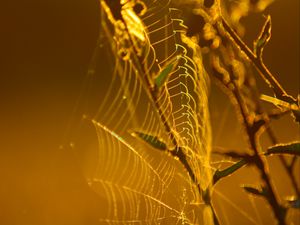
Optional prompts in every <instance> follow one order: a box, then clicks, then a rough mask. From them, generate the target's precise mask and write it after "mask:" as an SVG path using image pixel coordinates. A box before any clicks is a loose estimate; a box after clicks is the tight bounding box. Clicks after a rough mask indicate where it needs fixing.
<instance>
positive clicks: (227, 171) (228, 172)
mask: <svg viewBox="0 0 300 225" xmlns="http://www.w3.org/2000/svg"><path fill="white" fill-rule="evenodd" d="M246 164H247V160H245V159H242V160H240V161H238V162H237V163H235V164H233V165H232V166H230V167H228V168H226V169H224V170H216V172H215V174H214V177H213V180H214V183H217V181H219V180H220V179H221V178H223V177H227V176H229V175H231V174H233V173H234V172H235V171H237V170H238V169H240V168H241V167H243V166H244V165H246Z"/></svg>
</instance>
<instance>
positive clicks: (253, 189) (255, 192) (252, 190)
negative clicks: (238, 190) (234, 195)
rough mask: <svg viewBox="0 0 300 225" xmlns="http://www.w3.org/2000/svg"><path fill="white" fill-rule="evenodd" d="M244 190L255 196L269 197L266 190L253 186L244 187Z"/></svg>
mask: <svg viewBox="0 0 300 225" xmlns="http://www.w3.org/2000/svg"><path fill="white" fill-rule="evenodd" d="M243 188H244V190H245V191H247V192H249V193H251V194H253V195H258V196H264V197H266V196H267V192H266V190H265V189H262V190H259V189H258V188H256V187H251V186H243Z"/></svg>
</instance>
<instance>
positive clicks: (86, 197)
mask: <svg viewBox="0 0 300 225" xmlns="http://www.w3.org/2000/svg"><path fill="white" fill-rule="evenodd" d="M98 9H99V5H98V2H97V1H96V0H85V1H83V0H73V1H70V0H63V1H58V0H54V1H50V0H47V1H46V0H44V1H41V0H29V1H21V0H16V1H4V2H1V6H0V29H1V30H0V34H1V36H0V55H1V58H0V85H1V88H0V110H1V117H0V118H1V119H0V223H1V224H4V225H5V224H7V225H10V224H22V225H23V224H24V225H25V224H26V225H27V224H28V225H29V224H31V225H34V224H36V225H42V224H56V225H58V224H72V225H76V224H87V225H88V224H96V221H97V212H98V211H99V210H101V199H100V198H99V197H98V196H97V195H96V194H95V193H94V192H93V191H92V190H90V189H89V187H88V185H87V184H86V181H85V178H84V176H83V173H82V159H81V157H80V155H78V154H76V153H75V152H74V151H72V150H71V149H68V148H64V149H60V148H59V146H60V144H61V143H63V142H64V141H65V139H64V138H65V137H66V133H65V131H66V128H67V127H68V125H69V123H71V122H72V120H71V122H70V118H71V115H72V111H73V109H74V106H75V104H76V100H77V97H78V94H79V92H80V89H81V87H82V84H83V82H84V78H85V75H86V71H87V68H88V64H89V61H90V59H91V55H92V52H93V49H94V47H95V45H96V40H97V35H98V32H99V10H98ZM267 12H268V13H270V14H271V15H272V25H273V26H272V39H271V41H270V43H269V44H268V46H267V47H266V49H265V55H264V58H265V63H266V65H268V66H269V68H270V70H271V71H272V72H274V74H275V75H276V76H277V77H278V79H279V81H280V82H281V84H282V85H283V86H284V87H285V88H286V89H287V90H288V91H289V93H290V94H292V95H293V96H296V95H297V94H298V93H299V1H298V0H286V1H279V0H277V1H275V2H274V3H273V4H272V5H271V6H270V7H269V8H268V9H267ZM263 22H264V18H263V17H262V16H261V15H258V14H256V15H253V16H250V17H249V18H247V19H246V20H245V21H244V24H245V26H246V35H245V40H246V42H247V43H248V44H249V45H250V46H251V45H252V40H254V38H255V37H256V35H257V33H258V32H259V29H260V27H261V26H262V24H263ZM258 80H259V78H258ZM103 85H105V82H103ZM258 85H259V87H260V88H261V90H263V92H264V93H266V94H270V92H269V91H268V89H267V88H266V87H265V85H264V84H263V83H262V82H259V83H258ZM91 101H93V100H91ZM210 104H211V105H210V108H211V109H210V110H211V119H212V127H213V132H214V140H213V142H214V145H217V146H223V147H228V148H233V149H242V148H243V147H245V142H244V141H243V139H242V138H241V135H240V133H241V128H240V126H239V124H238V121H237V119H236V118H235V116H234V114H233V113H232V107H228V106H227V105H228V104H229V102H228V100H226V97H225V96H224V95H223V94H222V93H221V92H220V91H219V90H218V89H217V88H216V87H214V86H212V88H211V97H210ZM75 119H76V118H75ZM275 132H276V134H277V136H278V137H279V139H280V141H282V142H286V141H292V140H299V130H298V128H297V126H296V125H294V124H293V123H292V121H291V118H290V117H289V116H286V117H285V118H284V119H282V120H280V121H276V122H275ZM267 144H269V143H268V142H267V140H263V146H266V145H267ZM270 167H271V172H272V175H273V178H274V181H275V183H276V186H277V187H278V189H279V192H280V193H282V194H284V195H291V194H293V192H292V188H291V184H290V183H289V181H288V180H287V179H286V176H285V174H284V172H283V170H282V168H281V167H280V166H279V163H278V161H277V159H276V158H275V157H273V158H271V160H270ZM297 171H298V172H299V162H298V167H297ZM257 177H258V175H257V174H255V172H253V170H252V169H244V170H242V171H240V172H238V173H237V174H235V175H233V176H231V177H230V178H228V179H225V180H224V181H222V182H220V184H218V187H217V190H218V191H220V192H221V193H223V194H224V195H226V196H227V197H228V198H230V199H231V200H232V201H233V202H237V203H238V205H239V206H240V207H242V208H243V207H244V208H245V210H247V207H248V206H243V202H249V201H248V200H246V201H244V199H245V198H246V199H247V198H248V197H247V195H246V194H245V193H243V192H242V191H240V185H241V184H244V183H247V184H249V183H250V184H251V183H258V180H257ZM298 184H299V178H298ZM215 201H216V207H217V210H219V211H220V212H222V213H221V214H228V216H229V217H231V218H235V224H246V223H247V220H246V219H245V218H243V216H241V215H240V214H238V213H236V212H235V209H234V208H232V207H231V206H229V205H226V203H224V202H222V201H221V203H220V204H217V201H218V200H215ZM256 201H257V202H258V203H259V204H261V205H263V206H262V207H258V209H259V210H260V211H262V212H263V213H262V215H265V218H262V220H263V222H264V224H265V223H266V222H268V221H270V217H271V212H270V211H269V210H268V209H266V207H265V204H266V203H265V202H264V201H263V200H256ZM247 204H249V203H247ZM221 216H222V215H221ZM225 217H226V216H225ZM225 217H224V215H223V217H222V218H225ZM297 218H298V221H297V222H298V223H299V214H298V217H297ZM296 224H297V223H296Z"/></svg>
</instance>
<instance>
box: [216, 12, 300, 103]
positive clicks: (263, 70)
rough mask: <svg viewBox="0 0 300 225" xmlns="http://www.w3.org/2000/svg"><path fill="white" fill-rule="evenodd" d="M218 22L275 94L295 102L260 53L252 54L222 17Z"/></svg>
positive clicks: (282, 98)
mask: <svg viewBox="0 0 300 225" xmlns="http://www.w3.org/2000/svg"><path fill="white" fill-rule="evenodd" d="M220 24H221V25H222V27H223V28H224V30H225V31H226V32H225V33H226V34H227V36H228V37H229V39H230V40H231V41H232V43H233V45H234V46H236V47H238V48H239V49H240V50H241V51H242V52H244V54H245V55H246V56H247V57H248V58H249V59H250V61H251V62H252V63H253V65H254V66H255V67H256V69H257V70H258V72H259V74H260V75H261V77H262V78H263V80H264V81H265V82H266V83H267V84H268V85H269V86H270V88H271V89H272V90H273V92H274V94H275V96H276V97H277V98H279V99H281V100H284V101H287V100H288V102H293V103H296V104H297V101H296V100H295V99H294V98H293V97H292V96H290V95H288V94H287V92H286V91H285V90H284V88H283V87H282V86H281V85H280V83H279V82H278V81H277V80H276V78H275V77H274V76H273V75H272V73H271V72H270V71H269V69H268V68H267V67H266V66H265V64H264V63H263V60H262V57H261V55H259V56H257V55H256V54H254V53H253V51H252V50H251V49H250V48H249V47H248V46H247V45H246V44H245V43H244V42H243V41H242V39H241V38H240V37H239V36H238V35H237V34H236V32H235V31H234V30H233V29H232V28H231V27H230V26H229V24H228V23H227V22H226V21H225V19H224V18H222V17H221V22H220ZM219 28H220V26H219Z"/></svg>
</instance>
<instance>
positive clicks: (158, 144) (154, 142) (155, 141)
mask: <svg viewBox="0 0 300 225" xmlns="http://www.w3.org/2000/svg"><path fill="white" fill-rule="evenodd" d="M131 135H132V136H134V137H136V136H137V137H139V138H140V139H142V140H143V141H145V142H147V143H148V144H150V145H151V146H152V147H154V148H156V149H158V150H163V151H165V150H167V145H166V144H165V143H164V142H162V141H161V140H159V138H158V137H155V136H152V135H149V134H145V133H142V132H133V133H131Z"/></svg>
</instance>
